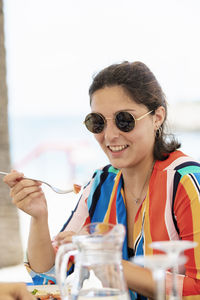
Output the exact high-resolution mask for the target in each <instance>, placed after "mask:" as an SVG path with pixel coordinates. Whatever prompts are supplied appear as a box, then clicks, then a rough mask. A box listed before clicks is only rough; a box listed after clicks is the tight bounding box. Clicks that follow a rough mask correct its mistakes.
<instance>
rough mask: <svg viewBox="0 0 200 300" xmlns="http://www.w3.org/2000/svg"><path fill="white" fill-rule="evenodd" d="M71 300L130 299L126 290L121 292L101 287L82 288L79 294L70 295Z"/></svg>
mask: <svg viewBox="0 0 200 300" xmlns="http://www.w3.org/2000/svg"><path fill="white" fill-rule="evenodd" d="M71 299H72V300H91V299H94V300H104V299H105V300H130V297H129V293H128V292H121V291H119V290H115V289H103V290H102V289H101V290H98V289H96V290H94V289H92V290H91V289H89V290H84V291H83V292H82V291H81V292H79V296H78V297H77V296H72V295H71Z"/></svg>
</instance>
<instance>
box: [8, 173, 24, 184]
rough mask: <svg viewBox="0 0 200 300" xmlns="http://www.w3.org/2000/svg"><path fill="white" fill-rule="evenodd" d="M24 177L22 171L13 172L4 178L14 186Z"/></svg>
mask: <svg viewBox="0 0 200 300" xmlns="http://www.w3.org/2000/svg"><path fill="white" fill-rule="evenodd" d="M23 177H24V174H23V173H21V172H16V171H15V172H11V173H9V174H8V175H6V176H5V177H4V178H3V181H4V182H5V183H6V184H8V185H9V186H10V187H13V186H14V185H15V184H16V183H17V182H18V181H20V180H21V179H22V178H23Z"/></svg>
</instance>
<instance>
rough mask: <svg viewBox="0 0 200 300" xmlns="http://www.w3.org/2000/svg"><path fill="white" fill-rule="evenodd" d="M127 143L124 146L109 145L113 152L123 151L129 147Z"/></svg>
mask: <svg viewBox="0 0 200 300" xmlns="http://www.w3.org/2000/svg"><path fill="white" fill-rule="evenodd" d="M127 147H128V146H127V145H123V146H109V149H110V150H111V151H113V152H117V151H121V150H124V149H125V148H127Z"/></svg>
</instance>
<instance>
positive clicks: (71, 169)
mask: <svg viewBox="0 0 200 300" xmlns="http://www.w3.org/2000/svg"><path fill="white" fill-rule="evenodd" d="M9 136H10V156H11V164H12V168H14V169H16V170H19V171H22V172H24V174H25V176H30V177H33V178H36V179H41V180H44V181H47V182H49V183H51V184H53V185H55V186H57V187H60V188H71V187H72V186H73V184H74V183H77V184H80V185H81V186H84V184H86V183H87V182H88V180H89V179H90V178H91V176H92V174H93V172H94V171H95V169H97V168H99V167H102V166H104V165H106V164H108V160H107V158H106V156H105V155H104V153H103V152H102V150H101V149H100V147H99V146H98V144H97V142H96V141H95V139H94V137H93V135H92V134H90V133H89V132H88V131H87V129H86V128H85V127H84V124H83V119H82V117H81V116H73V115H61V116H12V117H11V116H10V117H9ZM175 136H176V138H177V139H178V140H179V142H181V144H182V147H181V150H182V151H183V152H185V153H186V154H188V155H190V156H191V157H193V158H194V159H196V160H199V161H200V150H199V149H200V132H199V131H181V130H179V131H177V132H175ZM4 171H8V170H4ZM43 190H44V193H45V196H46V199H47V204H48V210H49V228H50V234H51V236H52V237H53V236H55V235H56V234H57V233H58V232H59V230H60V229H61V228H62V225H63V223H64V222H65V221H66V220H67V218H68V217H69V216H70V214H71V212H72V211H73V209H74V208H75V206H76V204H77V201H78V199H79V197H80V194H81V192H80V193H79V194H75V193H70V194H66V195H59V194H56V193H55V192H53V191H52V190H51V189H50V188H49V187H47V186H45V185H43ZM19 220H20V232H21V241H22V246H23V250H24V253H25V252H26V247H27V240H28V233H29V223H30V216H28V215H27V214H25V213H24V212H22V211H19ZM12 274H13V277H12V278H11V277H10V270H1V272H0V280H4V281H6V279H7V277H8V279H9V281H15V280H16V279H17V278H18V279H19V274H20V275H21V277H20V278H21V280H22V281H27V280H28V281H29V280H30V278H28V279H27V273H26V272H25V271H24V268H23V266H20V267H19V268H18V267H16V268H15V269H13V270H12Z"/></svg>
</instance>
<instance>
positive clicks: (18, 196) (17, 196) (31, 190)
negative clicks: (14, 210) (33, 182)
mask: <svg viewBox="0 0 200 300" xmlns="http://www.w3.org/2000/svg"><path fill="white" fill-rule="evenodd" d="M41 191H42V189H41V187H40V186H31V187H25V188H23V189H22V190H20V191H19V192H18V193H13V191H12V192H11V196H12V197H13V203H14V204H17V203H18V202H20V201H22V200H24V199H25V198H26V197H28V196H31V198H32V197H33V198H35V195H34V194H35V193H36V192H41Z"/></svg>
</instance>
